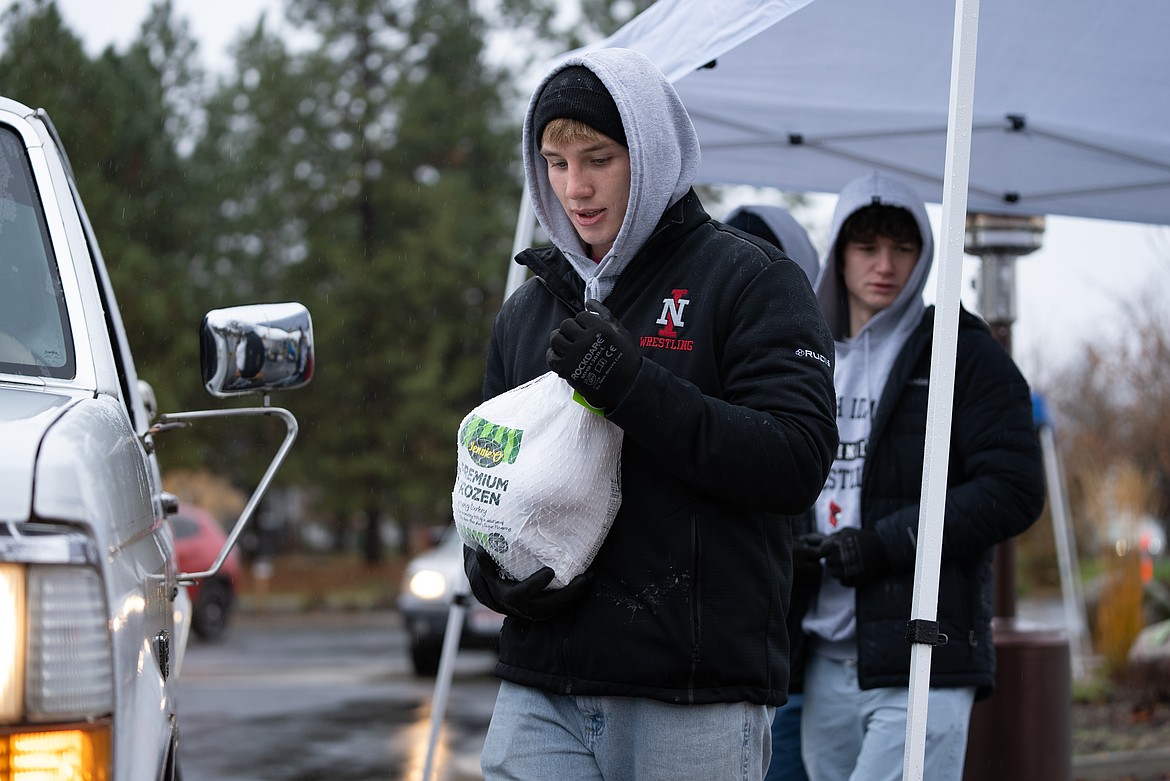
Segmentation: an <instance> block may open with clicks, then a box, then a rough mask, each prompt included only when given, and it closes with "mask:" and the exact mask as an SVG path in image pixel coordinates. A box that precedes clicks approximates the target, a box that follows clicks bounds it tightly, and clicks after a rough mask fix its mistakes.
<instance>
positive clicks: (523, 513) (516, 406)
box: [451, 372, 622, 588]
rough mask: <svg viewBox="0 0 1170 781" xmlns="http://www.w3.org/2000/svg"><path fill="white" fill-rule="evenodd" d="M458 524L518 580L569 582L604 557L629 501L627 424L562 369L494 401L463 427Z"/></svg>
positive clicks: (466, 538)
mask: <svg viewBox="0 0 1170 781" xmlns="http://www.w3.org/2000/svg"><path fill="white" fill-rule="evenodd" d="M458 444H459V463H458V471H457V473H456V477H455V490H454V491H453V492H452V501H451V505H452V509H453V511H454V516H455V528H456V530H458V532H459V536H460V537H461V538H462V539H463V542H464V543H465V544H467V545H468V546H470V547H472V548H474V547H476V546H479V547H482V548H484V549H485V550H487V552H488V553H489V554H490V555H491V557H492V558H493V559H495V561H496V563H497V564H499V565H500V568H501V569H502V570H503V571H504V573H505V574H507V575H510V576H511V577H514V578H516V579H518V580H522V579H524V578H526V577H528V576H529V575H532V574H533V573H535V572H536V571H537V570H539V569H540V568H541V567H545V566H548V567H552V569H553V572H555V573H556V576H555V577H554V578H553V581H552V583H551V584H550V585H549V588H562V587H564V586H565V585H567V584H568V583H569V581H571V580H572V579H573V578H575V577H576V576H577V575H580V574H581V573H582V572H584V571H585V569H586V568H587V567H588V566H589V564H590V562H592V561H593V557H594V556H596V555H597V551H598V549H599V548H600V547H601V543H602V542H603V541H604V540H605V535H606V534H607V533H608V532H609V527H610V526H611V525H612V524H613V519H614V516H616V515H617V511H618V507H619V506H620V505H621V500H622V489H621V452H622V430H621V429H620V428H618V426H616V425H615V424H614V423H612V422H611V421H609V420H606V419H605V417H604V416H603V415H602V414H601V413H600V412H599V411H597V410H596V409H594V408H592V407H590V406H589V405H588V404H587V403H586V402H585V400H584V399H582V398H581V396H580V395H579V394H577V393H575V392H574V391H573V388H572V387H571V386H570V385H569V384H568V383H567V382H565V381H564V380H563V379H561V378H560V377H558V376H557V375H556V374H554V373H553V372H548V373H547V374H543V375H541V376H540V377H537V378H536V379H534V380H532V381H530V382H527V383H525V384H524V385H521V386H519V387H516V388H513V389H512V390H510V391H508V392H506V393H502V394H500V395H499V396H496V397H494V398H491V399H488V400H487V401H485V402H484V403H483V404H480V405H479V406H478V407H476V408H475V409H474V410H472V411H471V412H470V413H469V414H468V415H467V417H465V418H464V419H463V422H462V423H461V424H460V426H459V440H458Z"/></svg>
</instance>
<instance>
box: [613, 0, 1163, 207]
mask: <svg viewBox="0 0 1170 781" xmlns="http://www.w3.org/2000/svg"><path fill="white" fill-rule="evenodd" d="M954 14H955V7H954V4H953V3H945V2H938V0H883V1H882V2H880V3H875V2H872V0H815V2H814V1H813V0H772V1H771V2H768V1H766V0H765V1H764V2H751V1H750V0H721V2H718V3H715V2H708V1H707V0H659V2H657V3H655V4H654V6H652V7H651V8H650V9H648V10H647V11H646V12H645V13H643V14H641V15H640V16H639V17H637V18H636V19H634V20H633V21H631V22H630V23H629V24H628V25H626V26H625V27H624V28H622V29H621V30H619V31H618V32H617V33H615V34H614V35H613V36H611V37H610V38H608V39H606V40H605V41H603V42H602V43H601V44H599V45H603V46H624V47H628V48H633V49H638V50H640V51H642V52H643V53H645V54H646V55H647V56H649V57H650V58H651V59H652V60H653V61H654V62H655V63H656V64H658V66H659V67H660V68H661V69H662V70H663V72H664V73H666V74H667V75H668V76H669V77H670V78H672V79H673V80H674V83H675V87H676V89H677V90H678V92H679V95H680V96H681V97H682V100H683V103H684V104H685V105H686V106H687V109H688V111H689V112H690V115H691V118H692V120H693V121H694V123H695V127H696V129H697V130H698V133H699V140H700V143H701V146H702V150H703V164H702V167H701V170H700V174H699V178H700V180H701V181H703V182H706V183H718V184H727V183H738V184H751V185H761V186H768V187H777V188H779V189H782V190H789V191H795V192H810V191H812V192H832V193H835V192H837V191H838V190H840V188H841V186H842V185H844V184H845V183H846V182H847V181H849V180H850V179H852V178H854V177H855V176H858V175H860V174H862V173H865V172H866V171H868V170H872V169H873V168H875V167H876V168H881V169H884V170H887V171H890V172H893V173H898V174H900V175H902V176H904V177H906V178H908V179H910V180H911V181H913V182H915V183H917V184H918V186H919V189H920V192H921V193H922V195H923V197H924V198H926V199H927V200H928V201H931V202H934V203H941V202H942V184H943V168H944V161H945V151H946V131H947V100H948V89H949V84H950V78H951V67H950V63H951V55H952V45H951V44H952V37H951V31H952V25H953V22H954ZM781 19H783V22H782V23H779V24H777V22H779V21H780V20H781ZM978 25H979V28H978V48H977V52H978V54H977V68H976V77H975V93H974V103H973V106H972V107H971V108H972V111H973V114H972V128H971V136H970V142H971V162H970V186H969V190H968V194H967V201H968V208H969V210H970V211H973V212H994V213H1005V214H1036V215H1042V214H1061V215H1071V216H1078V217H1096V218H1101V219H1109V220H1125V221H1130V222H1145V223H1155V224H1163V225H1170V131H1168V128H1170V46H1167V45H1166V44H1165V40H1164V38H1165V31H1166V30H1167V29H1170V3H1166V2H1164V0H1131V1H1130V2H1126V3H1122V4H1116V3H1102V2H1100V0H1061V2H1058V3H1053V2H1050V0H987V1H986V2H984V3H983V4H982V7H981V8H980V9H979V20H978ZM709 63H714V67H710V68H706V67H704V66H705V65H707V64H709Z"/></svg>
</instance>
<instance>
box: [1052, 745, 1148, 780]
mask: <svg viewBox="0 0 1170 781" xmlns="http://www.w3.org/2000/svg"><path fill="white" fill-rule="evenodd" d="M1072 770H1073V778H1075V779H1077V780H1078V781H1093V780H1094V779H1113V778H1117V777H1118V776H1124V777H1129V776H1135V775H1148V774H1152V773H1164V772H1170V748H1152V749H1139V750H1136V751H1113V752H1109V753H1104V754H1086V755H1084V756H1079V757H1073V758H1072Z"/></svg>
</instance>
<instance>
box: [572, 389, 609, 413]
mask: <svg viewBox="0 0 1170 781" xmlns="http://www.w3.org/2000/svg"><path fill="white" fill-rule="evenodd" d="M573 401H575V402H577V403H578V404H580V405H581V406H582V407H584V408H585V409H587V410H589V411H590V412H592V413H593V414H594V415H600V416H601V417H603V418H604V417H605V408H604V407H594V406H593V405H592V404H590V403H589V402H587V401H585V397H584V396H582V395H581V394H580V393H579V392H578V391H573Z"/></svg>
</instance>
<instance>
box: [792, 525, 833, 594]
mask: <svg viewBox="0 0 1170 781" xmlns="http://www.w3.org/2000/svg"><path fill="white" fill-rule="evenodd" d="M826 539H827V538H826V537H825V535H823V534H821V533H819V532H810V533H808V534H802V535H800V536H799V537H797V538H796V539H795V540H793V541H792V587H793V588H794V589H796V588H802V589H815V588H817V587H819V586H820V584H821V545H822V544H824V542H825V540H826Z"/></svg>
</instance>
